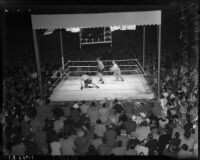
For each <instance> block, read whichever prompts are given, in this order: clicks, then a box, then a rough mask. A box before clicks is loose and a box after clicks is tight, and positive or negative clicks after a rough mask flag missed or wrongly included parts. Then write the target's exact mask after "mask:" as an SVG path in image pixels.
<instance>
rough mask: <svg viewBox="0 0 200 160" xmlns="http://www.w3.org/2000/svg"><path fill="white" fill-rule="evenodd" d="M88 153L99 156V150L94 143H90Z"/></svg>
mask: <svg viewBox="0 0 200 160" xmlns="http://www.w3.org/2000/svg"><path fill="white" fill-rule="evenodd" d="M86 155H88V156H97V155H98V151H97V150H96V149H95V147H94V146H93V145H90V146H89V148H88V152H87V153H86Z"/></svg>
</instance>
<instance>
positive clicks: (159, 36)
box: [158, 24, 161, 100]
mask: <svg viewBox="0 0 200 160" xmlns="http://www.w3.org/2000/svg"><path fill="white" fill-rule="evenodd" d="M160 59H161V24H159V25H158V100H160Z"/></svg>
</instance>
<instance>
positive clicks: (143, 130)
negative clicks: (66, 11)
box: [135, 126, 151, 141]
mask: <svg viewBox="0 0 200 160" xmlns="http://www.w3.org/2000/svg"><path fill="white" fill-rule="evenodd" d="M135 133H136V135H137V138H138V139H139V140H140V141H142V140H144V139H145V138H147V136H148V134H149V133H151V130H150V127H149V126H146V127H143V126H142V127H137V128H136V131H135Z"/></svg>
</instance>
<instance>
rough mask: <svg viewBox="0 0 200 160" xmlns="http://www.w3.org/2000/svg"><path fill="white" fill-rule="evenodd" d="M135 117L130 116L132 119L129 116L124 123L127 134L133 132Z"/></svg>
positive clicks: (135, 125)
mask: <svg viewBox="0 0 200 160" xmlns="http://www.w3.org/2000/svg"><path fill="white" fill-rule="evenodd" d="M135 119H136V117H135V116H134V117H133V116H132V119H131V118H129V119H128V120H127V121H126V122H125V123H124V128H125V130H126V132H127V134H130V133H131V132H135V130H136V127H137V124H136V122H135Z"/></svg>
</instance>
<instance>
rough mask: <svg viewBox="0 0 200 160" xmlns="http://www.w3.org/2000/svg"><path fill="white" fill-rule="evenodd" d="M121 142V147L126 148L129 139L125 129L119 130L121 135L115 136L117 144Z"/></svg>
mask: <svg viewBox="0 0 200 160" xmlns="http://www.w3.org/2000/svg"><path fill="white" fill-rule="evenodd" d="M119 141H121V142H122V146H123V147H127V145H128V141H129V137H128V135H127V132H126V130H125V129H121V134H120V135H119V136H117V142H119Z"/></svg>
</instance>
